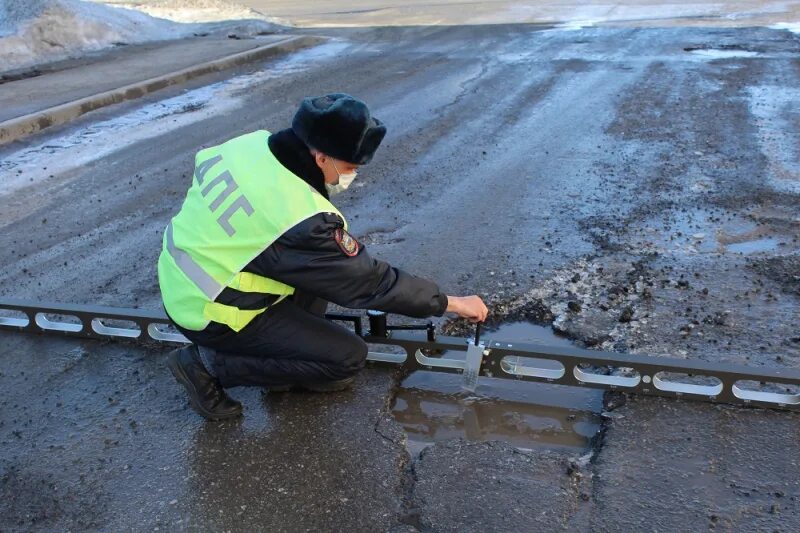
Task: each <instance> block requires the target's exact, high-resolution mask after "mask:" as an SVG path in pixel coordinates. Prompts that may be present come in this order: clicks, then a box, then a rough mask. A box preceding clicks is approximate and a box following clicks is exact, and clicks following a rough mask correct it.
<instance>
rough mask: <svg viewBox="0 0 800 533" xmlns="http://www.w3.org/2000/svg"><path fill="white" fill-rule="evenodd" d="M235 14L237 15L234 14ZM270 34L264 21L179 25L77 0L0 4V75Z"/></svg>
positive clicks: (4, 1) (11, 0)
mask: <svg viewBox="0 0 800 533" xmlns="http://www.w3.org/2000/svg"><path fill="white" fill-rule="evenodd" d="M237 13H239V11H237ZM231 28H236V31H237V33H257V32H259V31H270V30H274V29H275V26H274V25H272V24H268V23H267V22H265V21H263V20H260V21H248V24H246V25H242V24H241V23H238V22H237V21H232V22H228V23H224V24H223V23H217V24H200V23H191V24H182V23H177V22H173V21H170V20H165V19H161V18H154V17H152V16H150V15H148V14H146V13H143V12H140V11H136V10H133V9H127V8H123V7H114V6H108V5H103V4H100V3H95V2H84V1H81V0H1V1H0V57H1V58H2V63H0V72H2V71H8V70H12V69H20V68H24V67H29V66H32V65H36V64H40V63H44V62H48V61H56V60H59V59H64V58H67V57H74V56H76V55H80V54H82V53H85V52H88V51H94V50H100V49H103V48H108V47H110V46H114V45H118V44H136V43H143V42H148V41H161V40H169V39H179V38H183V37H188V36H191V35H192V34H194V33H217V32H222V31H230V29H231Z"/></svg>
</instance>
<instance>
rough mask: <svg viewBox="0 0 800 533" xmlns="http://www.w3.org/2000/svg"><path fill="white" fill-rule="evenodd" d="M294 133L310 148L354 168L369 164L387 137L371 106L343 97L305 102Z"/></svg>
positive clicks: (308, 99) (320, 98)
mask: <svg viewBox="0 0 800 533" xmlns="http://www.w3.org/2000/svg"><path fill="white" fill-rule="evenodd" d="M292 130H294V132H295V134H296V135H297V136H298V137H300V139H301V140H302V141H303V142H304V143H306V145H307V146H309V147H311V148H315V149H317V150H319V151H320V152H322V153H324V154H326V155H329V156H331V157H333V158H336V159H340V160H342V161H347V162H348V163H352V164H354V165H364V164H366V163H369V162H370V160H371V159H372V156H373V155H375V151H376V150H377V149H378V146H379V145H380V144H381V141H382V140H383V136H384V135H386V126H384V125H383V122H381V121H380V120H378V119H377V118H375V117H373V116H371V115H370V113H369V109H367V104H365V103H364V102H362V101H361V100H358V99H356V98H353V97H352V96H350V95H349V94H343V93H333V94H326V95H325V96H317V97H310V98H305V99H303V102H302V103H301V104H300V109H298V110H297V113H295V115H294V119H293V120H292Z"/></svg>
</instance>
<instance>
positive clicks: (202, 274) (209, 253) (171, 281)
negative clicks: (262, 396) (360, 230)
mask: <svg viewBox="0 0 800 533" xmlns="http://www.w3.org/2000/svg"><path fill="white" fill-rule="evenodd" d="M269 135H270V133H269V132H268V131H264V130H259V131H255V132H252V133H248V134H245V135H242V136H239V137H236V138H234V139H231V140H229V141H227V142H225V143H223V144H220V145H219V146H214V147H211V148H207V149H205V150H201V151H200V152H198V153H197V156H196V158H195V171H194V177H193V179H192V186H191V187H190V188H189V192H188V193H187V194H186V199H185V200H184V202H183V206H182V207H181V210H180V212H179V213H178V214H177V215H176V216H175V217H174V218H173V219H172V220H171V221H170V223H169V224H168V225H167V228H166V231H165V232H164V239H163V247H162V250H161V255H160V256H159V258H158V283H159V286H160V287H161V297H162V299H163V301H164V307H165V308H166V310H167V313H169V316H170V317H171V318H172V319H173V320H174V321H175V322H176V323H177V324H178V325H179V326H181V327H183V328H186V329H189V330H194V331H200V330H202V329H203V328H205V327H206V326H207V325H208V324H209V322H210V321H214V322H220V323H222V324H227V325H228V326H229V327H230V328H231V329H233V330H234V331H240V330H241V329H242V328H243V327H245V326H246V325H247V324H248V323H249V322H250V321H251V320H253V318H255V317H256V316H258V315H259V314H260V313H263V312H264V311H265V310H266V308H264V309H256V310H248V309H239V308H237V307H233V306H230V305H224V304H221V303H217V302H215V301H214V300H216V298H217V296H219V294H220V293H221V292H222V290H223V289H224V288H225V287H231V288H233V289H236V290H239V291H243V292H258V293H263V294H275V295H279V296H280V297H281V298H280V299H279V300H278V301H280V300H282V299H283V298H285V297H287V296H289V295H290V294H292V293H294V288H293V287H290V286H289V285H286V284H284V283H281V282H280V281H276V280H273V279H270V278H266V277H263V276H258V275H256V274H252V273H250V272H242V269H243V268H244V267H245V266H246V265H247V264H248V263H250V261H252V260H253V259H254V258H255V257H256V256H258V254H260V253H261V252H263V251H264V250H265V249H267V248H268V247H269V246H270V245H271V244H272V243H273V242H275V240H277V239H278V237H280V236H281V235H283V234H284V233H285V232H286V231H288V230H289V229H291V228H292V227H294V226H296V225H297V224H298V223H300V222H302V221H303V220H305V219H307V218H309V217H311V216H313V215H315V214H317V213H335V214H337V215H339V216H340V217H341V218H342V220H343V221H344V224H345V229H347V221H346V220H345V219H344V217H343V216H342V214H341V213H340V212H339V211H338V210H337V209H336V208H335V207H334V206H333V204H331V203H330V202H329V201H328V200H326V199H325V197H324V196H322V195H321V194H320V193H319V192H317V191H316V190H315V189H314V188H313V187H311V186H310V185H309V184H307V183H306V182H305V181H303V180H302V179H300V178H298V177H297V176H295V175H294V174H292V173H291V172H290V171H289V170H287V169H286V168H285V167H284V166H283V165H281V163H280V162H279V161H278V160H277V159H276V158H275V156H273V155H272V152H271V151H270V149H269V146H268V145H267V139H268V137H269ZM276 303H277V302H276Z"/></svg>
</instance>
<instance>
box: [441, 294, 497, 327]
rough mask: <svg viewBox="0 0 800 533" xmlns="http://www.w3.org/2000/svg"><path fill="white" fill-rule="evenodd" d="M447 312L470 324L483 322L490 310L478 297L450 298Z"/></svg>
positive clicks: (448, 298)
mask: <svg viewBox="0 0 800 533" xmlns="http://www.w3.org/2000/svg"><path fill="white" fill-rule="evenodd" d="M447 311H448V312H449V313H455V314H457V315H458V316H460V317H461V318H466V319H467V320H469V321H470V322H483V321H484V320H486V315H488V314H489V310H488V309H487V308H486V305H484V303H483V300H481V299H480V298H479V297H478V296H474V295H473V296H448V297H447Z"/></svg>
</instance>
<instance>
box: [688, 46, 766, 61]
mask: <svg viewBox="0 0 800 533" xmlns="http://www.w3.org/2000/svg"><path fill="white" fill-rule="evenodd" d="M691 53H692V54H694V55H697V56H702V57H706V58H708V59H731V58H736V57H759V56H760V55H761V54H759V53H758V52H753V51H752V50H720V49H719V48H701V49H698V50H692V51H691Z"/></svg>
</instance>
